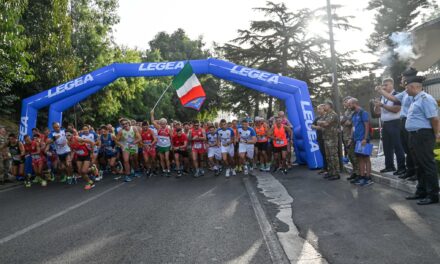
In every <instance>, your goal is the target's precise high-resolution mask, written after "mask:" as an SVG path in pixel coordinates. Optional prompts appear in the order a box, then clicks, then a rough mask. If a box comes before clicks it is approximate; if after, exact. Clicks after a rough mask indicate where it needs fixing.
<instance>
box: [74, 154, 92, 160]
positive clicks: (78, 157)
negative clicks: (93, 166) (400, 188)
mask: <svg viewBox="0 0 440 264" xmlns="http://www.w3.org/2000/svg"><path fill="white" fill-rule="evenodd" d="M76 161H90V155H87V156H79V155H76Z"/></svg>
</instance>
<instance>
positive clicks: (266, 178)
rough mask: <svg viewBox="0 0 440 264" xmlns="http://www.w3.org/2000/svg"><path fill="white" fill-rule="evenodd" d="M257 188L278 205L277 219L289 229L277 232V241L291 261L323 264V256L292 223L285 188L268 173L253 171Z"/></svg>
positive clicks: (290, 201)
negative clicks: (300, 234) (301, 235)
mask: <svg viewBox="0 0 440 264" xmlns="http://www.w3.org/2000/svg"><path fill="white" fill-rule="evenodd" d="M254 175H255V176H256V178H257V182H258V188H260V189H261V190H262V193H263V194H264V195H265V196H266V197H267V198H268V200H269V202H271V203H274V204H276V205H277V206H278V209H279V212H278V214H277V215H276V217H277V218H278V220H279V221H281V222H283V223H285V224H286V225H287V226H288V227H289V230H288V231H287V232H277V233H276V235H277V236H278V239H279V242H280V243H281V246H282V247H283V249H284V252H285V253H286V255H287V257H288V258H289V260H290V261H291V263H308V264H324V263H327V261H326V260H325V259H324V257H323V256H322V255H321V254H320V253H319V252H318V251H317V250H316V249H315V248H314V247H313V246H312V245H311V244H310V243H309V242H308V241H307V240H305V239H303V238H302V237H300V236H299V231H298V229H297V228H296V226H295V224H294V223H293V218H292V202H293V198H292V197H291V196H290V195H289V193H288V192H287V190H286V188H284V186H283V185H282V184H281V183H280V182H279V181H278V180H277V179H276V178H275V177H274V176H272V174H269V173H261V172H258V171H257V172H255V173H254Z"/></svg>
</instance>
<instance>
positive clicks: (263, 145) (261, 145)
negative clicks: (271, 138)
mask: <svg viewBox="0 0 440 264" xmlns="http://www.w3.org/2000/svg"><path fill="white" fill-rule="evenodd" d="M267 145H268V144H267V141H266V142H257V143H255V147H256V148H257V149H258V150H259V151H267Z"/></svg>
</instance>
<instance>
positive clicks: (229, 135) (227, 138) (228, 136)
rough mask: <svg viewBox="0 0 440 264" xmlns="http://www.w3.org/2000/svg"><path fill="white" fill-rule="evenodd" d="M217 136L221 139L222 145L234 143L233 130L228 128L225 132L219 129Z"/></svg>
mask: <svg viewBox="0 0 440 264" xmlns="http://www.w3.org/2000/svg"><path fill="white" fill-rule="evenodd" d="M217 134H218V136H219V137H220V142H221V144H222V145H226V144H227V143H228V142H231V143H233V138H234V131H233V130H232V128H229V127H228V128H226V129H225V130H223V129H221V128H220V129H219V130H217Z"/></svg>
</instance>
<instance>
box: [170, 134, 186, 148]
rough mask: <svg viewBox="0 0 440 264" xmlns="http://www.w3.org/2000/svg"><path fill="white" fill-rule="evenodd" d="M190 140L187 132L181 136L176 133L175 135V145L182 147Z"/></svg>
mask: <svg viewBox="0 0 440 264" xmlns="http://www.w3.org/2000/svg"><path fill="white" fill-rule="evenodd" d="M187 141H188V137H187V136H186V135H185V133H182V134H181V135H180V136H178V135H177V133H176V134H174V136H173V147H181V146H183V145H185V142H187Z"/></svg>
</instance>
